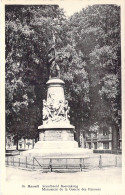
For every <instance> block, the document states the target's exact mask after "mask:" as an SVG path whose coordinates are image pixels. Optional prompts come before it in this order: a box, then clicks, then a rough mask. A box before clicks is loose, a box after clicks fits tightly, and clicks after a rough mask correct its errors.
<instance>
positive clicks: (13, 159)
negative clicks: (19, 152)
mask: <svg viewBox="0 0 125 195" xmlns="http://www.w3.org/2000/svg"><path fill="white" fill-rule="evenodd" d="M13 166H14V156H13Z"/></svg>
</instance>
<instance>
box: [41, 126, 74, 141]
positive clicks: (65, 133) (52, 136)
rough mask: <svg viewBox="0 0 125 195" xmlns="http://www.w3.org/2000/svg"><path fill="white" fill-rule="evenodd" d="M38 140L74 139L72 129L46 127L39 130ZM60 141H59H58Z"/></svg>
mask: <svg viewBox="0 0 125 195" xmlns="http://www.w3.org/2000/svg"><path fill="white" fill-rule="evenodd" d="M39 140H40V141H43V142H45V141H74V132H73V130H72V129H56V130H53V129H47V130H41V131H40V132H39ZM60 143H61V142H60Z"/></svg>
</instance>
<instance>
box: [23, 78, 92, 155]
mask: <svg viewBox="0 0 125 195" xmlns="http://www.w3.org/2000/svg"><path fill="white" fill-rule="evenodd" d="M63 86H64V82H63V81H62V80H60V79H57V78H54V79H50V80H49V81H48V82H47V88H48V90H47V101H45V100H43V125H41V126H39V127H38V129H39V141H38V142H37V143H36V144H35V147H34V149H32V150H29V151H26V152H23V153H22V155H23V156H33V157H37V156H40V157H43V158H51V157H53V158H67V157H68V158H77V157H78V158H84V157H86V155H87V154H88V151H89V150H86V149H83V148H78V143H77V142H76V141H75V140H74V129H75V127H74V126H73V125H71V124H70V121H69V106H68V101H67V100H65V96H64V89H63Z"/></svg>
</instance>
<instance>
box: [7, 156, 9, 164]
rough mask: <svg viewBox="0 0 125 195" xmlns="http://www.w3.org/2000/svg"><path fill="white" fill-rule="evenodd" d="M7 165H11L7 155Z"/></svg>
mask: <svg viewBox="0 0 125 195" xmlns="http://www.w3.org/2000/svg"><path fill="white" fill-rule="evenodd" d="M7 165H9V163H8V156H7Z"/></svg>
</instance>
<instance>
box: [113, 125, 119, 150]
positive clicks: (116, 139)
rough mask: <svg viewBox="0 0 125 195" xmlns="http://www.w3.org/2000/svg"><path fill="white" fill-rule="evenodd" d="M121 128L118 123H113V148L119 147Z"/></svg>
mask: <svg viewBox="0 0 125 195" xmlns="http://www.w3.org/2000/svg"><path fill="white" fill-rule="evenodd" d="M118 132H119V129H118V127H117V126H116V125H114V124H113V125H112V150H115V151H116V150H118V149H119V136H118Z"/></svg>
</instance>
